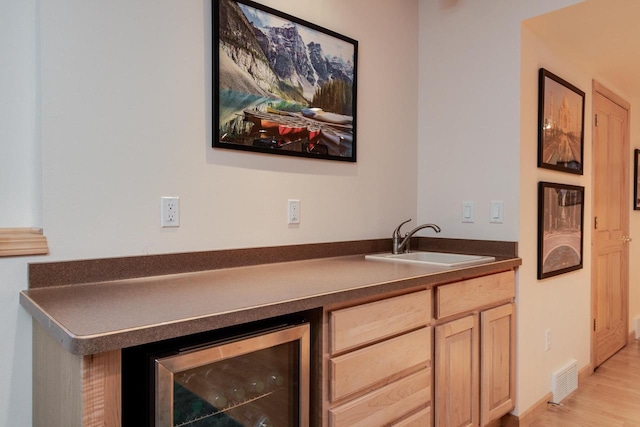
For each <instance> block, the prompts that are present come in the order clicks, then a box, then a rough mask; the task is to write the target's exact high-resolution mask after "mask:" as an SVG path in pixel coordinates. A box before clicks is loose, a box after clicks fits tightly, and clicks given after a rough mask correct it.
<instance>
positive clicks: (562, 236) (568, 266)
mask: <svg viewBox="0 0 640 427" xmlns="http://www.w3.org/2000/svg"><path fill="white" fill-rule="evenodd" d="M583 219H584V187H578V186H574V185H566V184H555V183H550V182H540V183H539V184H538V279H544V278H546V277H551V276H556V275H558V274H562V273H566V272H569V271H573V270H578V269H581V268H582V241H583Z"/></svg>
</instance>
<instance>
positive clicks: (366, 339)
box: [329, 290, 431, 354]
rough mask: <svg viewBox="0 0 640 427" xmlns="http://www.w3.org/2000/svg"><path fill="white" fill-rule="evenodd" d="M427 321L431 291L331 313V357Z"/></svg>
mask: <svg viewBox="0 0 640 427" xmlns="http://www.w3.org/2000/svg"><path fill="white" fill-rule="evenodd" d="M430 321H431V290H428V291H427V290H424V291H420V292H414V293H411V294H407V295H401V296H398V297H393V298H388V299H385V300H381V301H375V302H372V303H368V304H362V305H358V306H355V307H350V308H345V309H342V310H336V311H332V312H331V314H330V320H329V322H330V323H329V327H330V337H331V338H330V339H331V354H335V353H339V352H342V351H345V350H349V349H352V348H355V347H358V346H362V345H364V344H368V343H371V342H375V341H379V340H381V339H384V338H387V337H390V336H394V335H398V334H400V333H403V332H406V331H409V330H412V329H416V328H419V327H421V326H425V325H428V324H429V322H430Z"/></svg>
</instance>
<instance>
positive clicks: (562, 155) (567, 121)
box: [538, 68, 585, 175]
mask: <svg viewBox="0 0 640 427" xmlns="http://www.w3.org/2000/svg"><path fill="white" fill-rule="evenodd" d="M584 101H585V95H584V92H583V91H581V90H580V89H578V88H577V87H575V86H574V85H572V84H571V83H569V82H567V81H566V80H564V79H561V78H560V77H558V76H556V75H555V74H553V73H551V72H550V71H548V70H545V69H544V68H540V72H539V93H538V167H540V168H545V169H553V170H557V171H561V172H569V173H574V174H578V175H582V173H583V164H584Z"/></svg>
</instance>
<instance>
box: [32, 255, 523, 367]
mask: <svg viewBox="0 0 640 427" xmlns="http://www.w3.org/2000/svg"><path fill="white" fill-rule="evenodd" d="M496 259H497V260H496V261H495V262H492V263H488V264H483V265H478V266H469V267H464V268H455V269H454V268H444V267H435V266H427V265H417V264H407V263H394V262H385V261H375V260H365V257H364V255H347V256H336V257H323V258H315V259H308V260H294V261H285V262H272V263H270V264H262V265H245V266H237V267H223V268H218V269H211V270H204V271H193V272H181V273H176V274H163V275H146V276H144V277H131V278H122V279H117V280H104V281H96V282H89V283H69V284H62V285H54V286H33V285H32V286H30V289H29V290H26V291H22V292H21V295H20V303H21V304H22V306H23V307H24V308H25V309H26V310H27V311H28V312H29V313H30V314H31V315H32V316H33V317H34V319H35V320H36V321H37V322H39V324H40V325H41V326H42V327H43V328H44V329H45V330H47V332H48V333H49V334H50V335H51V336H52V337H54V339H55V340H56V341H58V342H59V343H60V344H61V345H62V346H63V347H64V348H65V349H67V350H68V351H70V352H71V353H73V354H79V355H87V354H95V353H101V352H104V351H110V350H115V349H120V348H124V347H129V346H134V345H139V344H144V343H149V342H153V341H159V340H163V339H168V338H174V337H178V336H183V335H188V334H193V333H198V332H203V331H208V330H213V329H218V328H223V327H227V326H231V325H235V324H241V323H247V322H251V321H255V320H262V319H267V318H270V317H274V316H279V315H284V314H289V313H295V312H300V311H305V310H311V309H315V308H319V307H323V306H327V305H330V304H334V303H338V302H346V301H349V300H355V299H358V298H364V297H371V296H374V295H377V294H384V293H388V292H394V291H400V290H403V289H410V288H413V287H417V286H427V287H431V286H435V285H438V284H443V283H449V282H452V281H458V280H464V279H467V278H471V277H476V276H481V275H486V274H491V273H495V272H500V271H505V270H509V269H513V268H516V267H517V266H519V265H520V264H521V260H520V258H517V256H513V257H497V258H496ZM79 262H82V261H79ZM57 267H59V266H56V268H57ZM30 274H31V272H30ZM52 280H53V281H55V279H52Z"/></svg>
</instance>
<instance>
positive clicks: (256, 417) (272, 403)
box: [155, 324, 309, 427]
mask: <svg viewBox="0 0 640 427" xmlns="http://www.w3.org/2000/svg"><path fill="white" fill-rule="evenodd" d="M155 365H156V392H155V394H156V398H155V406H156V409H155V423H156V426H158V427H178V426H189V427H205V426H207V427H208V426H211V427H272V426H273V427H276V426H286V427H308V425H309V325H308V324H302V325H298V326H291V327H285V328H283V329H278V330H275V331H269V332H265V333H262V334H259V335H252V336H248V337H244V338H241V339H237V340H232V341H226V342H223V343H220V344H214V345H211V346H207V347H199V348H197V349H194V350H185V351H182V352H181V353H179V354H177V355H174V356H170V357H165V358H160V359H156V363H155Z"/></svg>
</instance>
